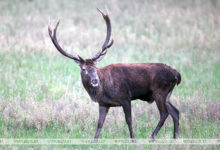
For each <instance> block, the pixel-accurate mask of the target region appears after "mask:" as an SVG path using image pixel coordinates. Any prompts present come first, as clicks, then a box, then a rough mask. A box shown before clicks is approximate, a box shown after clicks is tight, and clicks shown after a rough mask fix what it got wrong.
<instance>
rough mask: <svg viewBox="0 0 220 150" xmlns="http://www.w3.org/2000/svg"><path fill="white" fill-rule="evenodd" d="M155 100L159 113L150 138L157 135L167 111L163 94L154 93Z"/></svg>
mask: <svg viewBox="0 0 220 150" xmlns="http://www.w3.org/2000/svg"><path fill="white" fill-rule="evenodd" d="M155 101H156V104H157V107H158V110H159V113H160V120H159V122H158V124H157V127H156V129H155V130H154V132H153V134H152V138H153V139H154V138H155V137H156V135H157V133H158V132H159V130H160V128H161V127H162V126H163V124H164V122H165V120H166V119H167V117H168V115H169V113H168V110H167V107H166V104H165V98H164V96H161V95H156V96H155Z"/></svg>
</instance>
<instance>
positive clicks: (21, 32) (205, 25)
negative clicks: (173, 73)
mask: <svg viewBox="0 0 220 150" xmlns="http://www.w3.org/2000/svg"><path fill="white" fill-rule="evenodd" d="M96 8H100V9H102V10H105V9H107V10H108V12H109V16H110V19H111V23H112V37H113V38H114V41H115V42H114V45H113V46H112V47H111V48H110V49H109V50H108V53H107V55H106V57H105V58H104V59H103V60H102V61H101V62H100V63H99V64H98V67H103V66H106V65H109V64H113V63H137V62H155V63H156V62H160V63H165V64H167V65H170V66H172V67H173V68H176V69H177V70H178V71H179V72H180V73H181V75H182V82H181V84H180V85H179V86H176V88H175V89H174V91H173V94H172V96H171V102H172V103H173V104H174V105H175V106H176V107H177V108H178V109H179V110H180V113H181V117H180V132H179V138H193V139H197V138H198V139H200V138H201V139H219V138H220V49H219V48H220V2H219V1H218V0H210V1H204V0H197V1H191V0H185V1H177V0H167V1H163V0H157V1H152V0H139V1H132V0H126V1H120V0H109V1H101V0H97V1H89V0H83V1H71V0H62V1H55V0H48V1H44V0H38V1H35V0H8V1H3V0H1V1H0V33H1V34H0V138H86V139H90V138H93V136H94V134H95V131H96V127H97V121H98V104H97V103H94V102H92V101H91V100H90V98H89V96H88V94H87V93H86V91H85V90H84V88H83V86H82V84H81V78H80V68H79V67H78V66H77V64H75V63H74V61H72V60H70V59H67V58H66V57H63V56H62V55H61V54H60V53H59V52H58V51H57V50H56V49H55V47H54V45H53V44H52V42H51V40H50V38H49V35H48V29H47V28H48V25H51V26H54V25H55V23H56V21H57V20H58V19H60V26H59V29H58V35H57V37H58V40H59V41H60V43H61V44H62V46H63V47H64V48H65V50H67V51H68V52H69V53H72V54H74V55H80V56H82V57H83V58H89V57H92V56H93V55H94V54H95V53H96V52H97V51H98V50H100V48H101V45H102V43H103V41H104V38H105V34H106V26H105V23H104V21H103V18H102V17H101V15H100V14H99V13H98V11H97V10H96ZM132 115H133V126H134V133H135V136H136V138H137V139H146V138H150V136H151V134H152V132H153V130H154V129H155V127H156V125H157V123H158V120H159V112H158V110H157V107H156V104H155V103H153V104H151V105H149V104H148V103H146V102H143V101H133V102H132ZM172 135H173V122H172V119H171V117H169V118H168V119H167V120H166V122H165V125H164V126H163V127H162V129H161V130H160V132H159V133H158V135H157V138H159V139H163V138H168V139H169V138H172ZM100 138H102V139H104V138H108V139H111V138H120V139H124V138H129V132H128V128H127V125H126V122H125V119H124V114H123V112H122V108H120V107H118V108H111V109H110V112H109V114H108V115H107V118H106V121H105V123H104V126H103V129H102V131H101V134H100ZM38 148H39V147H38ZM43 148H45V147H43ZM61 148H62V147H61ZM72 148H75V147H72ZM85 148H91V149H96V147H94V146H93V147H86V146H85V147H81V148H80V149H85ZM105 148H106V147H105ZM107 148H108V149H121V148H120V147H118V146H116V147H114V146H108V147H107ZM122 148H124V149H129V148H131V149H132V148H134V147H132V146H131V147H129V146H125V147H122ZM138 148H139V149H144V148H146V147H144V146H143V147H142V146H140V147H138ZM147 148H152V147H151V146H150V147H147ZM160 148H161V147H159V149H160ZM181 148H182V149H188V148H189V147H187V146H185V147H184V146H183V147H181ZM190 148H195V149H197V148H198V147H190ZM202 148H204V149H209V148H212V149H217V146H216V145H214V146H212V145H211V147H210V145H209V146H205V147H201V149H202ZM21 149H22V148H21ZM39 149H40V148H39ZM45 149H46V148H45ZM156 149H158V147H156ZM167 149H169V147H168V148H167Z"/></svg>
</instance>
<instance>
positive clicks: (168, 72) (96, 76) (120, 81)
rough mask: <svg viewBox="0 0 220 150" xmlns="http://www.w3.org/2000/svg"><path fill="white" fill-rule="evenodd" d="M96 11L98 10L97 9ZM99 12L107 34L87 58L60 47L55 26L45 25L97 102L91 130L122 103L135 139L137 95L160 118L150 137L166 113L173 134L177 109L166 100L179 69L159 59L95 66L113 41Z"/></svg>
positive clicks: (177, 113) (176, 120)
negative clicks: (133, 104) (133, 106)
mask: <svg viewBox="0 0 220 150" xmlns="http://www.w3.org/2000/svg"><path fill="white" fill-rule="evenodd" d="M99 11H100V10H99ZM100 13H101V14H102V16H103V18H104V20H105V22H106V26H107V35H106V38H105V42H104V44H103V46H102V49H101V50H100V51H99V52H98V53H97V54H96V55H95V56H94V57H92V58H91V59H83V58H82V57H80V56H74V55H71V54H69V53H67V52H66V51H64V50H63V49H62V48H61V46H60V45H59V43H58V41H57V38H56V31H57V27H58V25H59V22H58V23H57V24H56V27H55V28H54V29H53V31H52V30H51V28H50V27H48V31H49V35H50V38H51V40H52V42H53V44H54V45H55V47H56V48H57V50H58V51H59V52H60V53H61V54H63V55H64V56H66V57H68V58H71V59H73V60H74V61H75V62H76V63H77V64H78V65H79V67H80V69H81V78H82V83H83V86H84V88H85V89H86V91H87V92H88V94H89V96H90V97H91V99H92V100H93V101H95V102H98V104H99V120H98V127H97V130H96V134H95V138H94V139H95V140H97V139H98V137H99V134H100V131H101V128H102V126H103V123H104V120H105V118H106V115H107V113H108V110H109V108H110V107H115V106H122V108H123V111H124V113H125V119H126V122H127V124H128V128H129V132H130V137H131V138H132V139H135V136H134V133H133V127H132V116H131V101H132V100H136V99H140V100H143V101H147V102H149V103H152V102H153V101H155V102H156V104H157V107H158V110H159V113H160V120H159V122H158V125H157V127H156V129H155V130H154V132H153V134H152V138H154V137H155V136H156V135H157V133H158V132H159V130H160V128H161V127H162V126H163V124H164V122H165V120H166V118H167V117H168V115H171V117H172V118H173V122H174V138H176V137H177V134H178V130H179V111H178V110H177V109H176V108H175V107H174V106H173V105H172V104H171V103H170V100H169V99H170V96H171V93H172V90H173V88H174V87H175V85H178V84H179V83H180V82H181V76H180V73H179V72H177V71H176V70H175V69H173V68H171V67H169V66H167V65H165V64H161V63H136V64H111V65H109V66H106V67H103V68H100V69H98V68H97V67H96V65H97V63H98V62H100V61H101V60H102V59H103V57H104V56H105V55H106V53H107V49H108V48H110V47H111V46H112V44H113V42H114V41H113V40H111V42H109V41H110V36H111V23H110V19H109V17H108V15H105V14H104V13H103V12H101V11H100Z"/></svg>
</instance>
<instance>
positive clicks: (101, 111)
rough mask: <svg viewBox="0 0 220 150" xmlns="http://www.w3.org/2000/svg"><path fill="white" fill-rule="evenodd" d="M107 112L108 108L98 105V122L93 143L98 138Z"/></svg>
mask: <svg viewBox="0 0 220 150" xmlns="http://www.w3.org/2000/svg"><path fill="white" fill-rule="evenodd" d="M108 110H109V107H105V106H100V105H99V121H98V127H97V130H96V133H95V137H94V142H97V141H98V137H99V134H100V131H101V129H102V126H103V123H104V121H105V117H106V115H107V113H108Z"/></svg>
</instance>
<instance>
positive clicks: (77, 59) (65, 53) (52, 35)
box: [48, 21, 81, 63]
mask: <svg viewBox="0 0 220 150" xmlns="http://www.w3.org/2000/svg"><path fill="white" fill-rule="evenodd" d="M59 23H60V21H58V22H57V24H56V26H55V28H54V29H53V31H52V30H51V28H50V26H48V32H49V35H50V38H51V40H52V42H53V44H54V46H55V47H56V48H57V50H58V51H59V52H60V53H61V54H63V55H64V56H66V57H69V58H71V59H73V60H74V61H75V62H77V63H78V62H80V60H81V59H79V58H77V57H76V56H73V55H71V54H68V53H67V52H65V51H64V50H63V49H62V48H61V46H60V45H59V43H58V41H57V37H56V32H57V27H58V26H59Z"/></svg>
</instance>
